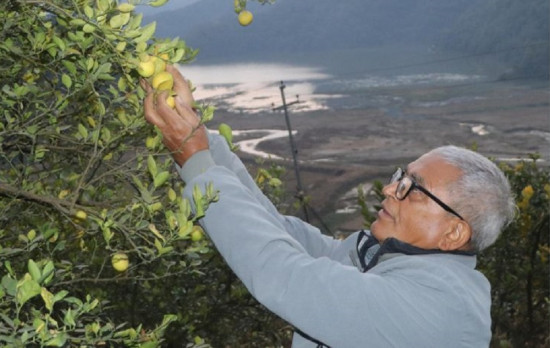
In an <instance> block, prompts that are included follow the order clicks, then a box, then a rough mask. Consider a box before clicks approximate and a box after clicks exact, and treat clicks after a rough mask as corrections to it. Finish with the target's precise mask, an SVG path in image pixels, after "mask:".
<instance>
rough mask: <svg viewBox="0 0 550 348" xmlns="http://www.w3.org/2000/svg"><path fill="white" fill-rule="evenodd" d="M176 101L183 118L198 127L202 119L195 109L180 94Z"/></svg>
mask: <svg viewBox="0 0 550 348" xmlns="http://www.w3.org/2000/svg"><path fill="white" fill-rule="evenodd" d="M175 101H176V110H177V111H178V114H180V115H181V116H182V117H183V119H184V120H186V121H187V122H188V123H189V124H191V125H192V126H193V127H197V126H198V125H199V124H200V119H199V117H198V116H197V114H196V113H195V110H193V109H192V108H191V107H190V106H189V105H188V104H186V103H185V102H183V101H182V98H181V97H180V96H179V95H177V96H176V97H175Z"/></svg>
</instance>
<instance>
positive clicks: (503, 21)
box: [439, 0, 550, 79]
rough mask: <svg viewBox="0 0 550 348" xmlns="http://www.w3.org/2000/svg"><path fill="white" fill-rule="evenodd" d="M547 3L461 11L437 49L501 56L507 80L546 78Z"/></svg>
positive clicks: (489, 4) (507, 0)
mask: <svg viewBox="0 0 550 348" xmlns="http://www.w3.org/2000/svg"><path fill="white" fill-rule="evenodd" d="M549 22H550V1H548V0H524V1H517V0H492V1H483V2H482V3H481V4H479V6H475V7H470V8H468V9H467V10H466V11H464V12H463V13H462V14H461V15H460V16H459V17H458V18H457V20H456V21H455V22H454V23H453V25H452V26H450V27H449V28H447V29H446V30H445V31H444V33H443V34H444V35H443V36H442V39H441V40H440V42H439V43H440V45H441V46H442V47H444V48H447V49H453V50H458V51H462V52H468V53H471V54H480V53H485V52H491V51H494V52H501V53H500V57H502V59H503V60H504V61H507V62H508V63H509V64H510V66H511V69H512V70H511V71H510V72H509V74H508V75H509V76H508V77H510V78H515V77H521V76H533V77H543V78H546V79H548V77H549V72H548V69H549V65H550V63H549V62H550V56H549V53H550V45H549V41H548V40H549V39H550V28H549Z"/></svg>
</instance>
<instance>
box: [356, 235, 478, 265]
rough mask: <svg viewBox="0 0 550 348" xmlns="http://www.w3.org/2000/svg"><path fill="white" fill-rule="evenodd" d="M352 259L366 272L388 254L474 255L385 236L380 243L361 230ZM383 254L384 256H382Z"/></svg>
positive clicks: (470, 252) (387, 256)
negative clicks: (426, 247)
mask: <svg viewBox="0 0 550 348" xmlns="http://www.w3.org/2000/svg"><path fill="white" fill-rule="evenodd" d="M353 254H355V255H356V257H353V255H352V261H353V263H354V264H355V265H356V266H357V268H358V269H359V270H360V271H361V272H366V271H368V270H369V269H371V268H372V267H374V266H376V265H377V264H378V262H380V261H382V260H383V259H386V258H389V256H390V254H401V255H427V254H447V255H464V256H475V252H472V251H462V250H453V251H444V250H440V249H423V248H419V247H416V246H414V245H411V244H408V243H405V242H402V241H400V240H398V239H395V238H387V239H385V240H384V242H383V243H380V242H379V241H378V240H377V239H376V238H375V237H374V236H373V235H372V234H371V233H370V231H364V230H362V231H361V232H359V235H358V236H357V244H356V253H353ZM383 255H384V257H382V256H383Z"/></svg>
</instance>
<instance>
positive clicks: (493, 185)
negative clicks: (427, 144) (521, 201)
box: [430, 145, 517, 251]
mask: <svg viewBox="0 0 550 348" xmlns="http://www.w3.org/2000/svg"><path fill="white" fill-rule="evenodd" d="M430 153H431V154H435V155H437V156H439V157H440V158H441V159H443V160H444V161H445V162H447V163H449V164H451V165H453V166H455V167H457V168H458V169H459V170H460V171H461V172H462V173H461V177H460V178H459V179H458V180H457V181H455V182H454V183H452V184H450V185H449V186H448V187H447V189H448V190H449V193H450V196H451V201H450V202H449V203H450V205H451V206H452V207H453V209H455V210H456V211H457V212H458V213H459V214H460V215H462V216H463V217H464V219H465V220H466V222H468V224H469V225H470V228H471V229H472V239H471V243H472V247H473V249H474V250H476V251H481V250H483V249H485V248H487V247H488V246H490V245H491V244H493V243H494V242H495V241H496V240H497V238H498V236H499V235H500V232H501V231H502V230H503V229H504V228H505V227H506V226H507V225H508V224H509V223H510V222H512V220H513V219H514V217H515V214H516V211H517V208H516V204H515V200H514V196H513V194H512V192H511V189H510V183H509V182H508V179H507V178H506V176H505V175H504V173H503V172H502V171H501V170H500V169H499V168H498V167H497V165H496V164H495V163H493V162H492V161H490V160H489V159H488V158H486V157H484V156H482V155H480V154H478V153H476V152H474V151H471V150H467V149H464V148H460V147H456V146H452V145H449V146H442V147H438V148H436V149H434V150H432V151H430Z"/></svg>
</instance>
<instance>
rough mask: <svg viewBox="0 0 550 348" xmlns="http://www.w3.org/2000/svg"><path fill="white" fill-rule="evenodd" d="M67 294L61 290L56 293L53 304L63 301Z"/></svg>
mask: <svg viewBox="0 0 550 348" xmlns="http://www.w3.org/2000/svg"><path fill="white" fill-rule="evenodd" d="M68 294H69V292H68V291H67V290H61V291H60V292H58V293H57V294H55V296H54V298H53V299H54V302H57V301H61V300H62V299H64V298H65V297H66V296H67V295H68Z"/></svg>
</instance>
